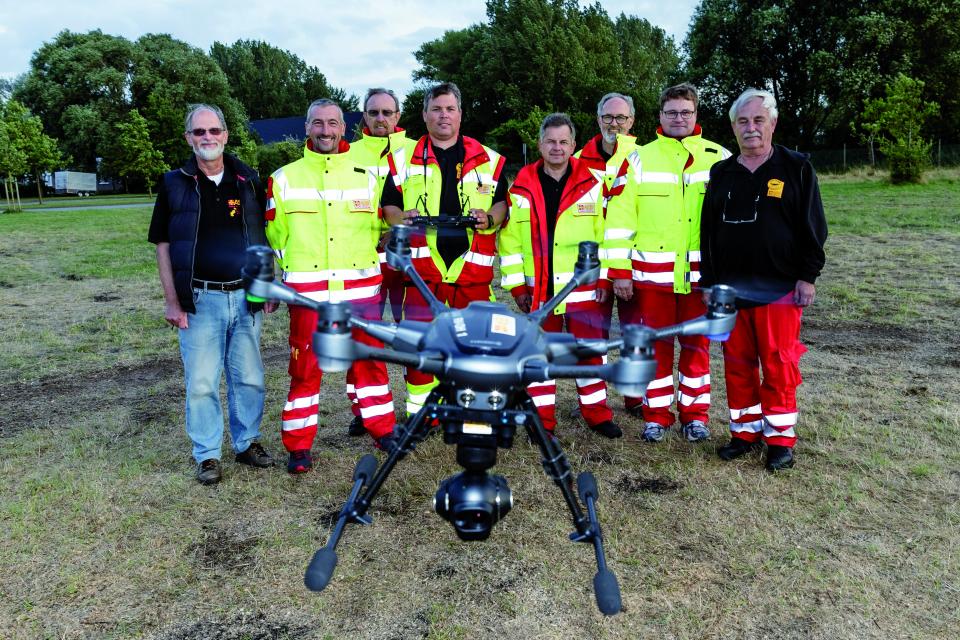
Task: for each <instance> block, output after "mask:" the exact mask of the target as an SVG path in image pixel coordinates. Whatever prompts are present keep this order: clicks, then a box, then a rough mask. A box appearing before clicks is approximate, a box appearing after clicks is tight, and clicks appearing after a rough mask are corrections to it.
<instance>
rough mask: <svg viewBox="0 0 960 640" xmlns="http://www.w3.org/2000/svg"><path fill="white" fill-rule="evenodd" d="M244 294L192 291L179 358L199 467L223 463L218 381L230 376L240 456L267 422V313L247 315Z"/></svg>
mask: <svg viewBox="0 0 960 640" xmlns="http://www.w3.org/2000/svg"><path fill="white" fill-rule="evenodd" d="M245 296H246V293H245V292H244V291H243V289H239V290H237V291H202V290H200V289H194V290H193V298H194V303H195V304H196V307H197V310H196V313H191V314H188V323H189V327H188V328H187V329H180V355H181V357H182V358H183V371H184V375H185V378H186V387H187V435H188V436H190V440H192V441H193V457H194V459H195V460H196V461H197V462H202V461H204V460H207V459H209V458H216V459H218V460H219V459H220V447H221V445H222V444H223V409H222V408H221V406H220V378H221V377H222V374H223V371H224V369H226V373H227V404H228V405H229V409H230V421H229V422H230V437H231V438H232V440H233V449H234V451H235V452H236V453H242V452H244V451H246V450H247V448H248V447H249V446H250V443H251V442H252V441H254V440H256V439H257V438H259V437H260V421H261V420H262V419H263V399H264V395H265V389H264V384H263V361H262V360H261V359H260V329H261V327H262V324H263V312H262V311H261V312H258V313H256V314H251V313H250V312H249V311H247V302H246V297H245Z"/></svg>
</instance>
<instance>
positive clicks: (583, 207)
mask: <svg viewBox="0 0 960 640" xmlns="http://www.w3.org/2000/svg"><path fill="white" fill-rule="evenodd" d="M577 215H578V216H595V215H597V204H596V203H595V202H578V203H577Z"/></svg>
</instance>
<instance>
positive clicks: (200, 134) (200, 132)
mask: <svg viewBox="0 0 960 640" xmlns="http://www.w3.org/2000/svg"><path fill="white" fill-rule="evenodd" d="M208 131H209V132H210V135H212V136H218V135H220V134H221V133H223V132H224V131H226V129H221V128H220V127H213V128H212V129H192V130H191V131H190V133H192V134H193V135H195V136H196V137H198V138H202V137H203V136H204V135H206V133H207V132H208Z"/></svg>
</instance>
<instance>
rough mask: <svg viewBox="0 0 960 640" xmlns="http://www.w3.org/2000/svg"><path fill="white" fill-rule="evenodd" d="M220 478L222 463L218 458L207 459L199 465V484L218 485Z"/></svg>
mask: <svg viewBox="0 0 960 640" xmlns="http://www.w3.org/2000/svg"><path fill="white" fill-rule="evenodd" d="M220 478H221V476H220V461H219V460H217V459H216V458H207V459H206V460H204V461H203V462H201V463H200V464H198V465H197V482H199V483H200V484H217V483H218V482H220Z"/></svg>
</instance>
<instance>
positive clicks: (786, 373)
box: [723, 294, 807, 447]
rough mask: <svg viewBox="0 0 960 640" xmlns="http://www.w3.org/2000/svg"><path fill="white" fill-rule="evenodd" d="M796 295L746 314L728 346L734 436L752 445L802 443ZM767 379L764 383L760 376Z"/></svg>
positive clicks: (726, 360)
mask: <svg viewBox="0 0 960 640" xmlns="http://www.w3.org/2000/svg"><path fill="white" fill-rule="evenodd" d="M792 297H793V296H792V294H791V295H789V296H786V297H784V298H781V299H780V300H778V301H777V302H774V303H772V304H768V305H764V306H762V307H753V308H751V309H741V310H740V311H738V312H737V324H736V325H735V326H734V327H733V332H731V334H730V339H729V340H728V341H727V342H725V343H723V364H724V374H725V375H724V377H725V378H726V381H727V404H729V405H730V432H731V433H730V435H731V436H733V437H734V438H741V439H743V440H746V441H748V442H756V441H757V440H761V439H762V440H763V441H764V442H766V443H767V444H768V445H777V446H782V447H792V446H793V445H794V444H796V442H797V434H796V430H795V427H796V424H797V387H798V386H799V385H800V383H801V382H802V378H801V377H800V366H799V362H800V356H802V355H803V354H804V353H805V352H806V351H807V349H806V347H804V346H803V344H801V343H800V316H801V315H802V309H801V308H800V307H798V306H797V305H795V304H793V302H792ZM761 371H762V374H763V380H762V382H761V379H760V374H761Z"/></svg>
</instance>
